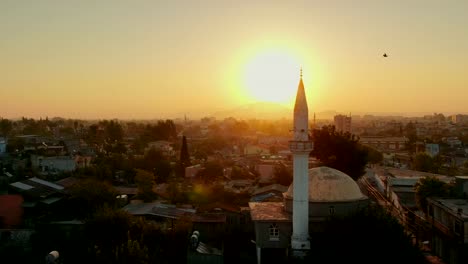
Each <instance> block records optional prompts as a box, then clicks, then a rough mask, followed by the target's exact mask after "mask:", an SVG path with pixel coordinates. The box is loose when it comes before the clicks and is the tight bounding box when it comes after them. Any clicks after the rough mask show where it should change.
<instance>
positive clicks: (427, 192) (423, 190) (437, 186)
mask: <svg viewBox="0 0 468 264" xmlns="http://www.w3.org/2000/svg"><path fill="white" fill-rule="evenodd" d="M414 189H415V191H416V194H415V195H416V203H417V204H418V206H419V208H420V209H421V210H422V211H423V212H424V213H427V198H428V197H447V196H449V195H451V194H452V193H453V187H452V185H451V184H447V183H445V182H443V181H441V180H439V179H438V178H436V177H434V176H427V177H424V178H421V179H419V181H418V182H417V183H416V185H415V186H414Z"/></svg>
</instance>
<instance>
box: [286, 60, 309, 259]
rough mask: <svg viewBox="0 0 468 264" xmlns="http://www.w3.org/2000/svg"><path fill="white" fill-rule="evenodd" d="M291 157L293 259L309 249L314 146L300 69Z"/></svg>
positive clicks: (302, 255)
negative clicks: (292, 167)
mask: <svg viewBox="0 0 468 264" xmlns="http://www.w3.org/2000/svg"><path fill="white" fill-rule="evenodd" d="M289 148H290V150H291V152H292V154H293V164H294V180H293V212H292V215H293V234H292V237H291V247H292V255H293V257H304V256H305V254H306V253H307V251H308V250H309V249H310V242H309V175H308V174H309V172H308V171H309V153H310V152H311V151H312V149H313V143H312V142H311V141H309V109H308V107H307V99H306V95H305V91H304V83H303V82H302V69H301V79H300V81H299V87H298V88H297V95H296V103H295V105H294V139H293V140H291V141H290V142H289Z"/></svg>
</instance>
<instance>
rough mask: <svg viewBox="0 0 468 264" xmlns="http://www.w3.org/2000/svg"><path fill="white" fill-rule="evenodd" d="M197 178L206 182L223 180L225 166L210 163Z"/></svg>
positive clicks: (214, 162) (215, 162)
mask: <svg viewBox="0 0 468 264" xmlns="http://www.w3.org/2000/svg"><path fill="white" fill-rule="evenodd" d="M195 177H196V178H198V179H200V180H202V181H205V182H212V181H216V180H219V179H222V178H223V177H224V169H223V165H222V164H221V163H220V162H219V161H209V162H207V163H206V164H205V166H204V169H202V170H200V171H198V173H197V175H196V176H195Z"/></svg>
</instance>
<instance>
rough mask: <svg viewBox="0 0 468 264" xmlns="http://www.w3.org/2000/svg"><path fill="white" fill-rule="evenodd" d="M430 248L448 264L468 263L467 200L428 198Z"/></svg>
mask: <svg viewBox="0 0 468 264" xmlns="http://www.w3.org/2000/svg"><path fill="white" fill-rule="evenodd" d="M428 214H429V216H428V220H429V222H430V223H431V225H432V230H433V232H432V250H433V251H434V252H435V254H436V255H438V256H440V257H441V258H442V259H443V260H444V261H445V262H446V263H448V264H462V263H463V264H464V263H468V200H467V199H452V198H428Z"/></svg>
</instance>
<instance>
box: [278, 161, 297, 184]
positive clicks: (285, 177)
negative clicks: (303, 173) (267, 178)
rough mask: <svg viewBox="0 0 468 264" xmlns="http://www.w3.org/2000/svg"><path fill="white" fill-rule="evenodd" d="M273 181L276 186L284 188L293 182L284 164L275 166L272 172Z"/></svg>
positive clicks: (289, 171) (290, 172)
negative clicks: (279, 185)
mask: <svg viewBox="0 0 468 264" xmlns="http://www.w3.org/2000/svg"><path fill="white" fill-rule="evenodd" d="M273 181H274V182H275V183H277V184H281V185H284V186H289V185H291V183H292V181H293V174H292V171H291V170H290V169H288V168H287V167H286V166H285V165H284V164H282V163H280V164H277V165H276V166H275V168H274V171H273Z"/></svg>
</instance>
